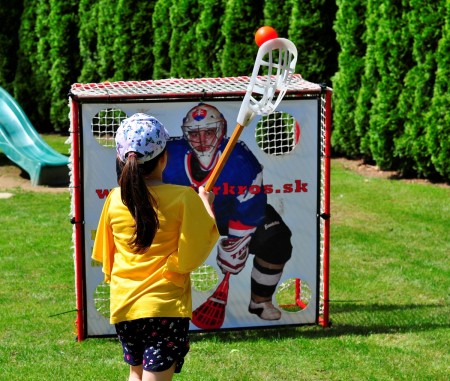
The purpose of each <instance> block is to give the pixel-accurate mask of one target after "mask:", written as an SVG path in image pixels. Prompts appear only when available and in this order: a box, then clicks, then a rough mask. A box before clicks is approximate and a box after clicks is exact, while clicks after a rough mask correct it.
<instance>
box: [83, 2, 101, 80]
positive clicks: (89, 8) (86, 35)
mask: <svg viewBox="0 0 450 381" xmlns="http://www.w3.org/2000/svg"><path fill="white" fill-rule="evenodd" d="M78 16H79V20H80V26H79V32H78V38H79V41H80V61H81V71H80V75H79V77H78V82H80V83H91V82H99V81H100V80H101V79H100V75H99V73H98V68H97V64H98V53H97V27H98V0H81V1H80V5H79V9H78Z"/></svg>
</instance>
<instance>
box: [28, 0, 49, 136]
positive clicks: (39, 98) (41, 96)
mask: <svg viewBox="0 0 450 381" xmlns="http://www.w3.org/2000/svg"><path fill="white" fill-rule="evenodd" d="M32 3H33V2H32ZM31 6H35V7H36V24H35V30H34V31H31V33H32V34H34V35H33V36H32V37H31V36H29V37H31V38H32V41H34V42H35V43H36V47H34V46H33V47H32V51H31V52H30V53H31V55H30V63H31V70H32V71H33V78H34V81H35V83H34V84H35V87H36V88H37V89H39V90H38V91H37V93H35V94H34V96H33V101H34V102H35V104H36V106H37V111H38V114H39V120H38V122H37V125H36V128H37V129H38V130H39V131H40V132H52V131H53V127H52V126H51V124H50V123H49V116H50V109H51V99H52V93H51V89H50V69H51V66H52V63H51V60H50V25H49V23H48V16H49V14H50V0H42V1H39V2H38V3H37V4H36V3H34V4H31ZM34 52H35V53H34ZM27 110H28V109H27Z"/></svg>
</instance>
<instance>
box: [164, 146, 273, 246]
mask: <svg viewBox="0 0 450 381" xmlns="http://www.w3.org/2000/svg"><path fill="white" fill-rule="evenodd" d="M228 140H229V139H228V138H224V139H222V142H221V144H220V146H219V149H218V150H217V152H216V154H215V157H214V158H213V162H214V163H216V162H217V160H218V158H219V157H220V155H221V154H222V152H223V150H224V148H225V146H226V144H227V142H228ZM167 148H168V154H169V157H168V162H167V166H166V169H165V170H164V172H163V181H164V182H166V183H171V184H179V185H187V186H192V187H193V188H194V189H198V187H199V186H202V185H203V186H204V185H205V184H206V182H207V181H208V179H209V175H210V171H208V172H202V170H201V168H200V166H199V165H198V159H197V158H196V156H195V154H194V153H193V152H192V151H191V149H190V146H189V144H188V142H187V141H186V140H185V139H184V138H173V139H171V140H170V141H169V142H168V144H167ZM262 170H263V168H262V166H261V164H260V163H259V162H258V160H257V159H256V157H255V156H254V155H253V153H252V152H251V151H250V150H249V149H248V147H247V146H246V145H245V143H243V142H238V143H237V144H236V146H235V147H234V149H233V151H232V152H231V154H230V157H229V158H228V161H227V162H226V164H225V167H224V168H223V170H222V172H221V174H220V175H219V178H218V179H217V181H216V184H215V185H214V188H213V191H214V193H215V195H216V196H215V199H214V212H215V215H216V221H217V226H218V228H219V232H220V234H221V235H223V236H231V237H243V236H245V235H248V234H252V233H253V232H254V231H255V230H256V227H257V226H258V225H259V224H261V223H263V221H264V213H265V206H266V203H267V196H266V194H265V193H264V185H263V178H262Z"/></svg>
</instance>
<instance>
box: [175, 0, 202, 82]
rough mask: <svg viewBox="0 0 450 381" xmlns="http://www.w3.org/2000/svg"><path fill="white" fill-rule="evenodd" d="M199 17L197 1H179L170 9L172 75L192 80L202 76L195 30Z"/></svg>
mask: <svg viewBox="0 0 450 381" xmlns="http://www.w3.org/2000/svg"><path fill="white" fill-rule="evenodd" d="M198 17H199V8H198V1H197V0H179V1H177V2H174V3H173V5H172V7H171V8H170V25H171V26H172V35H171V38H170V45H169V58H170V62H171V66H170V75H171V77H175V78H176V77H178V78H192V77H198V76H199V75H200V73H199V71H198V68H197V49H196V47H195V44H196V43H197V41H196V40H195V28H196V24H197V20H198Z"/></svg>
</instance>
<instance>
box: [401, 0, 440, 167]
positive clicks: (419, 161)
mask: <svg viewBox="0 0 450 381" xmlns="http://www.w3.org/2000/svg"><path fill="white" fill-rule="evenodd" d="M410 5H411V12H409V14H408V28H409V32H410V34H411V36H412V38H413V45H412V47H413V59H414V66H413V67H412V68H411V70H409V72H408V73H407V74H406V77H405V84H404V87H403V90H402V93H401V96H400V100H399V112H400V114H401V115H402V116H403V117H404V118H405V124H404V133H403V134H402V135H401V136H400V137H399V138H398V139H397V140H396V141H395V154H396V156H398V157H399V158H400V160H401V163H402V171H403V172H405V174H408V173H409V174H414V175H416V174H418V175H419V176H432V175H433V174H434V168H433V164H432V162H431V154H430V153H429V152H428V147H427V144H428V143H427V139H426V131H427V118H426V115H427V112H428V111H429V109H430V107H431V99H432V97H433V87H434V82H435V72H436V67H437V64H436V56H435V52H436V50H437V44H438V41H439V37H440V35H441V33H442V27H443V23H444V19H443V17H442V14H444V7H445V0H436V1H435V2H432V3H430V2H429V1H426V0H410Z"/></svg>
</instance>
